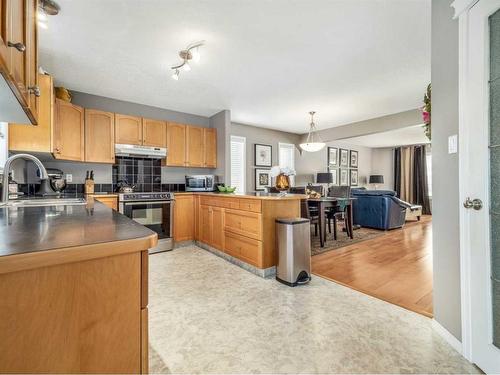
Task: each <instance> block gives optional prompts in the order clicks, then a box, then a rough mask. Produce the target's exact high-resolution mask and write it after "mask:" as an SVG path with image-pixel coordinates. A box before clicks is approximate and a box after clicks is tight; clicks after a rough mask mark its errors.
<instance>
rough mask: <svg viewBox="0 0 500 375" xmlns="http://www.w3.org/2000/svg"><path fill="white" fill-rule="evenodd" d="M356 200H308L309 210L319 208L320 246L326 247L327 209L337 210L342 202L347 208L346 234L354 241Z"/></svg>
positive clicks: (338, 198) (332, 198)
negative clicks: (354, 207)
mask: <svg viewBox="0 0 500 375" xmlns="http://www.w3.org/2000/svg"><path fill="white" fill-rule="evenodd" d="M355 199H356V198H340V197H319V198H308V199H307V204H308V205H309V208H311V207H317V209H318V225H319V238H320V240H319V241H320V246H321V247H325V234H326V217H325V211H326V209H327V208H330V207H332V208H335V207H338V206H339V205H340V203H341V202H343V204H344V205H345V207H346V215H347V226H346V232H347V235H348V236H349V238H351V239H353V238H354V234H353V223H352V202H353V201H354V200H355Z"/></svg>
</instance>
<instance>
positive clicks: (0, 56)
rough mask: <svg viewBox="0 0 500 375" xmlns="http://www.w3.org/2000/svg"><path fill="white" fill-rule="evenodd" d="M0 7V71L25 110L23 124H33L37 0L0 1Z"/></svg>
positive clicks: (36, 53)
mask: <svg viewBox="0 0 500 375" xmlns="http://www.w3.org/2000/svg"><path fill="white" fill-rule="evenodd" d="M0 7H1V9H0V73H1V74H2V76H3V77H4V79H5V81H6V83H7V85H8V86H9V87H10V89H11V90H12V94H13V95H14V96H15V97H16V99H17V101H18V102H19V105H20V106H21V109H22V110H23V111H24V113H25V115H26V116H22V117H23V118H26V123H27V124H28V123H31V124H34V125H36V124H37V123H38V113H37V107H38V100H37V96H38V95H39V93H38V74H37V73H38V34H37V30H38V29H37V23H36V11H37V8H38V1H37V0H0ZM2 95H4V93H2ZM5 95H10V93H5ZM21 113H22V112H21ZM11 116H12V114H11ZM16 118H17V115H16ZM2 120H7V121H8V120H10V119H6V118H3V119H2Z"/></svg>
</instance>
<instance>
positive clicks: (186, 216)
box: [174, 194, 195, 242]
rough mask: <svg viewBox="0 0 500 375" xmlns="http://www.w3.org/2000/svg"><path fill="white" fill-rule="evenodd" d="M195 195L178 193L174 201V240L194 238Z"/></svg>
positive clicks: (190, 239)
mask: <svg viewBox="0 0 500 375" xmlns="http://www.w3.org/2000/svg"><path fill="white" fill-rule="evenodd" d="M194 213H195V208H194V197H193V195H191V194H189V195H176V196H175V203H174V241H176V242H179V241H192V240H193V239H194Z"/></svg>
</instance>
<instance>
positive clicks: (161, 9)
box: [40, 0, 430, 133]
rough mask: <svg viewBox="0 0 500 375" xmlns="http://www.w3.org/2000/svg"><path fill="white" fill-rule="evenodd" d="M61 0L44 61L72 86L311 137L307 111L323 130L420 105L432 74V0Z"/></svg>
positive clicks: (44, 40) (43, 35)
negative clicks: (179, 67) (180, 65)
mask: <svg viewBox="0 0 500 375" xmlns="http://www.w3.org/2000/svg"><path fill="white" fill-rule="evenodd" d="M57 1H58V3H59V4H60V5H61V12H60V14H59V15H58V16H56V17H50V19H49V27H48V29H47V30H40V61H41V64H42V66H43V67H44V68H45V69H46V70H47V71H49V72H50V73H52V74H53V75H54V76H55V78H56V83H58V84H60V85H64V86H66V87H68V88H69V89H73V90H78V91H83V92H88V93H92V94H97V95H103V96H108V97H111V98H116V99H122V100H127V101H131V102H136V103H141V104H147V105H153V106H157V107H162V108H167V109H172V110H177V111H183V112H188V113H193V114H198V115H203V116H211V115H213V114H214V113H217V112H218V111H220V110H222V109H230V110H231V114H232V120H233V121H235V122H241V123H246V124H252V125H257V126H263V127H269V128H274V129H280V130H286V131H290V132H296V133H304V132H306V131H307V130H308V122H309V115H308V112H309V111H310V110H315V111H317V112H318V113H317V116H316V120H317V125H318V127H319V128H320V129H325V128H329V127H332V126H338V125H342V124H346V123H350V122H354V121H360V120H365V119H369V118H374V117H379V116H383V115H387V114H392V113H396V112H401V111H405V110H408V109H413V108H416V107H418V106H420V105H421V102H422V97H423V93H424V91H425V87H426V85H427V84H428V82H429V81H430V0H314V1H311V0H171V1H165V0H142V1H137V0H108V1H103V0H85V1H84V0H79V1H77V0H57ZM198 40H206V46H205V47H203V49H202V51H201V52H202V60H201V62H200V63H199V64H198V65H196V66H194V64H193V70H192V71H191V72H186V73H184V72H182V73H181V78H180V80H179V81H174V80H172V79H171V78H170V76H171V72H170V69H169V67H170V66H171V65H172V64H175V63H177V62H178V61H179V60H178V57H177V53H178V51H179V50H181V49H183V48H184V47H185V46H186V45H187V44H189V43H191V42H194V41H198Z"/></svg>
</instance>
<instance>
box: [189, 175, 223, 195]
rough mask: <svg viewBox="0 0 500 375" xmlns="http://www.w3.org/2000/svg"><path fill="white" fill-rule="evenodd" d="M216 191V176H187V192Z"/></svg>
mask: <svg viewBox="0 0 500 375" xmlns="http://www.w3.org/2000/svg"><path fill="white" fill-rule="evenodd" d="M215 189H216V187H215V176H214V175H213V174H198V175H191V176H186V191H215Z"/></svg>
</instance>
